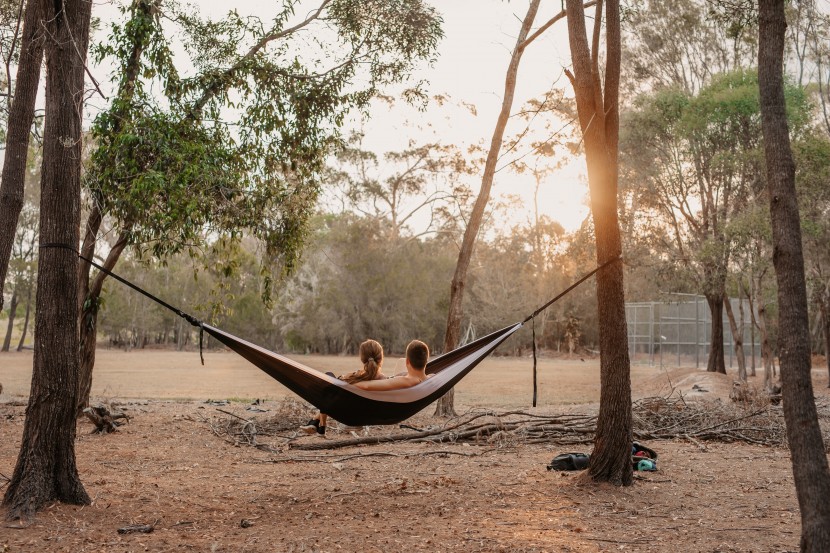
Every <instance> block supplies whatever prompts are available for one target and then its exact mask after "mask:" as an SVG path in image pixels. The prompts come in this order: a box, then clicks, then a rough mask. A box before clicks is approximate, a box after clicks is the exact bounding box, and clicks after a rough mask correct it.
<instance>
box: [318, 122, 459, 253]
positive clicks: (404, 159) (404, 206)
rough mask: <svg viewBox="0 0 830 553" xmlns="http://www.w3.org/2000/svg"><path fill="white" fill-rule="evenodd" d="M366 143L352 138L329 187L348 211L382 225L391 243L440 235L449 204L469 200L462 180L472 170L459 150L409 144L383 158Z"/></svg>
mask: <svg viewBox="0 0 830 553" xmlns="http://www.w3.org/2000/svg"><path fill="white" fill-rule="evenodd" d="M363 140H364V135H363V134H362V133H353V134H352V135H351V136H349V138H348V141H347V142H346V143H345V144H344V145H343V147H342V148H338V149H337V151H336V155H335V156H334V160H333V162H332V163H331V164H330V166H329V168H328V171H327V174H326V180H327V185H328V186H329V187H330V189H331V190H332V192H334V193H335V194H336V195H337V201H338V202H339V203H340V204H341V206H342V209H343V210H344V211H346V210H349V211H354V212H356V213H359V214H361V215H363V216H366V217H371V218H374V219H376V220H378V221H379V222H381V224H382V225H383V226H384V227H386V228H387V229H388V235H389V237H390V240H391V241H392V242H395V241H397V238H398V237H400V236H403V235H406V236H409V237H410V238H418V237H423V236H426V235H428V234H431V233H434V232H436V231H437V226H438V224H439V223H440V220H441V218H442V217H441V215H442V213H443V212H444V211H446V209H447V204H448V203H451V202H452V201H453V200H454V199H455V198H457V197H464V196H466V195H467V193H468V192H467V190H466V189H465V186H464V184H463V182H461V178H460V177H461V176H463V175H466V174H469V173H471V172H472V171H473V168H472V167H473V165H472V164H471V163H470V162H469V161H468V160H467V159H465V157H464V156H463V155H462V154H461V152H460V151H459V150H458V148H457V147H456V146H454V145H445V144H441V143H439V142H427V143H423V144H420V143H417V142H415V141H413V140H410V141H409V143H408V144H407V145H406V147H405V148H403V149H401V150H398V151H387V152H384V153H383V154H380V155H379V154H378V153H375V152H373V151H370V150H367V149H365V147H364V143H363ZM413 230H414V231H415V232H413Z"/></svg>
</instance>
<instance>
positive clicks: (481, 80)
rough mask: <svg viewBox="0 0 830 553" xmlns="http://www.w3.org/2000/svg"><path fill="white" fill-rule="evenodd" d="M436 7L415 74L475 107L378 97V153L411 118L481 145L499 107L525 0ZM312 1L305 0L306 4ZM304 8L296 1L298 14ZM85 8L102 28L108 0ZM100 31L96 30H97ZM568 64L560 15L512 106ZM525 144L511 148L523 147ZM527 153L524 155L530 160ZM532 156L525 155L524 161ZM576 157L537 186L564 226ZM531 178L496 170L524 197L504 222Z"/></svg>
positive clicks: (529, 192) (394, 142)
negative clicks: (435, 39) (432, 51)
mask: <svg viewBox="0 0 830 553" xmlns="http://www.w3.org/2000/svg"><path fill="white" fill-rule="evenodd" d="M428 1H429V2H431V3H432V4H433V5H434V6H435V7H436V9H437V10H438V11H439V12H440V13H441V14H442V15H443V18H444V27H443V28H444V34H445V38H444V40H443V41H442V43H441V44H440V45H439V57H438V60H437V62H436V64H435V65H434V66H433V67H431V68H425V69H424V70H423V71H422V72H421V73H420V74H419V78H422V79H425V80H427V81H428V82H429V83H430V84H429V92H430V94H446V95H448V96H450V97H451V98H452V99H454V100H455V101H456V102H461V101H463V102H466V103H469V104H472V105H474V106H475V108H476V111H477V115H476V116H475V117H473V116H471V115H470V114H469V113H466V112H464V110H460V109H430V110H428V111H426V112H422V113H419V112H415V111H414V110H411V109H409V108H407V107H406V106H403V105H402V104H398V105H396V107H395V108H394V109H393V110H391V111H390V109H389V107H388V106H386V105H382V104H381V103H379V104H378V108H377V109H376V110H375V112H374V113H372V119H371V120H370V122H369V123H368V124H366V125H364V127H363V128H364V130H365V132H366V134H367V136H366V145H367V146H369V147H371V148H372V149H376V150H377V151H378V152H379V153H382V152H383V151H385V150H395V149H401V148H403V147H405V146H406V142H407V140H408V139H409V138H415V139H416V140H419V138H421V137H418V136H417V133H418V131H417V129H413V127H412V125H405V124H404V122H405V121H406V120H409V121H413V120H417V124H418V126H421V127H424V128H425V129H428V130H424V131H423V133H424V134H423V140H425V141H426V140H434V139H435V137H436V136H437V137H438V138H439V139H440V140H441V141H442V142H444V143H450V144H455V145H458V146H459V147H466V146H468V145H473V144H486V145H489V142H490V138H491V135H492V132H493V127H494V126H495V122H496V117H497V115H498V112H499V109H500V107H501V99H502V95H503V91H504V74H505V71H506V69H507V64H508V62H509V59H510V53H511V51H512V48H513V46H514V44H515V41H516V35H517V34H518V31H519V28H520V25H521V19H522V18H523V17H524V14H525V12H526V11H527V5H528V2H527V0H512V1H505V0H428ZM272 2H273V3H268V4H266V3H264V2H262V1H261V0H259V1H258V0H236V1H235V2H234V3H233V7H234V9H236V10H238V11H239V13H240V14H256V15H259V16H260V17H262V18H263V19H265V20H267V19H268V18H269V14H270V13H273V12H274V10H275V9H277V8H278V7H279V5H280V4H281V3H279V2H276V1H275V0H272ZM196 5H198V6H199V9H200V10H202V11H203V12H204V13H206V14H211V15H217V16H218V15H221V14H223V13H225V12H226V11H227V10H228V7H229V4H228V3H227V2H220V1H216V0H203V1H202V2H199V3H198V4H196ZM315 5H316V2H308V6H309V9H310V8H311V7H313V6H315ZM559 9H560V5H559V3H558V2H545V3H543V9H540V12H539V14H538V16H537V18H536V22H535V24H534V28H537V27H539V26H540V25H541V24H543V23H544V22H546V21H547V20H548V19H550V17H552V16H553V15H554V14H555V13H556V12H558V11H559ZM307 12H308V10H303V9H298V10H297V14H298V18H299V17H303V16H304V15H305V14H306V13H307ZM93 16H94V17H99V18H101V20H102V31H105V30H106V29H107V21H108V20H111V19H112V18H113V17H117V16H118V13H117V10H116V9H115V7H114V4H113V3H111V2H97V3H96V4H95V6H94V8H93ZM98 38H100V37H98ZM568 65H569V51H568V46H567V32H566V29H565V21H564V20H563V21H560V22H557V23H556V24H555V25H554V26H553V27H552V28H550V29H549V30H548V31H547V32H546V33H545V34H544V35H543V36H541V37H540V38H539V39H537V40H536V41H535V42H534V43H533V44H532V45H531V46H529V47H528V49H527V50H526V52H525V55H524V57H523V59H522V63H521V66H520V68H519V78H518V87H517V91H516V96H515V100H514V105H513V110H512V111H513V112H514V113H515V112H517V111H518V110H519V109H520V108H521V107H522V105H523V104H524V103H525V102H526V101H527V100H529V99H531V98H538V97H540V96H542V95H543V94H544V93H545V92H546V91H547V90H549V89H550V87H551V86H553V85H554V84H555V85H556V86H560V87H562V86H564V87H566V91H567V92H566V93H567V94H568V95H570V85H569V83H567V79H565V78H564V76H563V72H562V71H563V68H564V67H566V66H568ZM92 70H93V74H94V75H95V76H96V78H97V79H98V80H99V81H102V82H105V81H106V80H107V78H108V76H107V69H105V68H101V67H98V68H95V67H93V68H92ZM102 103H103V101H102V100H101V99H100V97H95V98H90V104H92V105H90V108H91V109H95V108H94V104H98V105H99V106H100V105H101V104H102ZM523 127H524V124H523V123H522V122H521V121H518V120H511V124H510V125H508V129H507V136H509V135H510V134H515V133H517V132H519V131H520V130H521V129H522V128H523ZM527 150H528V146H525V147H524V148H521V147H520V148H519V151H520V154H519V155H521V153H526V152H527ZM531 159H532V157H531V156H528V157H526V158H525V159H524V161H528V162H530V161H531ZM531 164H532V162H531ZM584 174H585V167H584V161H582V159H581V158H580V159H577V160H573V161H571V162H568V163H566V164H565V166H564V167H563V168H562V169H560V170H558V171H557V172H556V173H554V174H552V175H551V176H549V177H547V178H546V180H545V181H544V182H543V184H542V186H541V189H540V202H539V203H540V211H541V212H542V213H543V214H547V215H549V216H550V217H551V218H553V219H555V220H557V221H559V222H560V223H561V224H562V225H563V226H564V227H565V228H566V229H567V230H574V229H576V228H578V227H579V225H580V224H581V222H582V221H583V220H584V218H585V217H586V216H587V214H588V208H587V206H586V194H587V184H586V179H585V177H584ZM470 184H471V188H473V190H474V191H475V192H477V191H478V187H479V185H480V179H479V180H477V181H472V182H471V183H470ZM534 188H535V180H534V178H533V176H532V175H529V174H524V175H516V174H513V173H512V172H510V171H507V170H504V171H500V172H499V173H498V174H497V175H496V180H495V183H494V190H493V193H494V195H505V194H514V195H518V196H520V197H521V198H522V199H523V200H524V204H525V206H526V208H527V211H525V212H517V213H515V218H514V220H512V221H508V222H505V224H514V223H517V222H520V221H526V220H528V218H530V217H532V198H533V190H534Z"/></svg>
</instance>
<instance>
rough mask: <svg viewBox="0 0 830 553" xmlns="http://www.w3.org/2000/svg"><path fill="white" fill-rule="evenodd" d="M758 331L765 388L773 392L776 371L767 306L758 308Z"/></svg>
mask: <svg viewBox="0 0 830 553" xmlns="http://www.w3.org/2000/svg"><path fill="white" fill-rule="evenodd" d="M758 331H759V332H760V333H761V361H762V362H763V363H764V389H765V390H766V391H767V392H769V393H772V388H773V386H774V385H775V384H774V382H773V377H774V376H775V371H774V370H773V367H772V361H773V359H772V355H773V353H772V346H771V345H770V343H769V333H768V332H767V308H766V306H763V305H762V306H761V307H759V308H758Z"/></svg>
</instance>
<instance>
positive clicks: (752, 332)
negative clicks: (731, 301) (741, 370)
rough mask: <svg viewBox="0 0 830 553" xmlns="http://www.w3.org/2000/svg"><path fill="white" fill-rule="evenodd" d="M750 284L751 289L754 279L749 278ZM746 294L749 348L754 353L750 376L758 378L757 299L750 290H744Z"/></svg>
mask: <svg viewBox="0 0 830 553" xmlns="http://www.w3.org/2000/svg"><path fill="white" fill-rule="evenodd" d="M749 282H750V287H752V284H751V283H752V277H751V276H750V278H749ZM744 292H746V299H747V301H748V302H749V338H750V344H749V347H750V348H751V352H752V356H751V359H752V361H751V362H750V367H749V376H756V373H755V326H756V324H755V305H754V302H755V299H754V298H753V297H752V293H751V291H750V290H747V289H746V288H744Z"/></svg>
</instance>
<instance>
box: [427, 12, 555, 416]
mask: <svg viewBox="0 0 830 553" xmlns="http://www.w3.org/2000/svg"><path fill="white" fill-rule="evenodd" d="M540 2H541V0H531V2H530V6H529V7H528V9H527V14H526V15H525V18H524V20H523V21H522V28H521V30H520V31H519V36H518V38H517V39H516V46H515V47H514V48H513V55H512V56H511V57H510V64H509V65H508V66H507V75H506V77H505V80H504V98H503V99H502V104H501V111H500V112H499V117H498V119H497V120H496V128H495V129H494V130H493V136H492V138H491V139H490V150H489V151H488V152H487V161H486V162H485V164H484V175H483V176H482V177H481V189H480V190H479V192H478V197H476V201H475V204H474V205H473V212H472V213H471V214H470V220H469V222H468V223H467V228H466V229H465V231H464V239H463V241H462V242H461V250H460V251H459V252H458V261H457V262H456V264H455V273H454V274H453V277H452V284H451V285H450V306H449V311H448V313H447V331H446V333H445V335H444V351H445V352H447V351H451V350H453V349H455V348H456V347H457V346H458V338H459V334H460V333H461V319H462V317H463V314H464V310H463V301H464V286H465V284H466V282H467V270H468V269H469V267H470V259H471V258H472V256H473V248H474V247H475V242H476V238H477V237H478V231H479V229H480V228H481V221H482V219H483V218H484V209H485V208H486V207H487V202H488V201H489V200H490V189H491V188H492V186H493V178H494V176H495V174H496V163H497V162H498V159H499V152H500V151H501V144H502V141H503V140H504V129H505V128H506V127H507V121H508V119H509V118H510V110H511V109H512V107H513V96H514V94H515V92H516V75H517V74H518V72H519V62H520V61H521V59H522V54H523V53H524V49H525V44H523V43H524V41H525V39H526V38H527V35H528V33H529V32H530V28H531V27H532V26H533V20H534V19H536V12H537V11H539V4H540ZM454 402H455V390H454V389H450V391H449V392H447V393H446V394H445V395H444V396H443V397H442V398H441V399H439V400H438V402H437V403H436V406H435V413H434V415H435V416H455V406H454Z"/></svg>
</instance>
